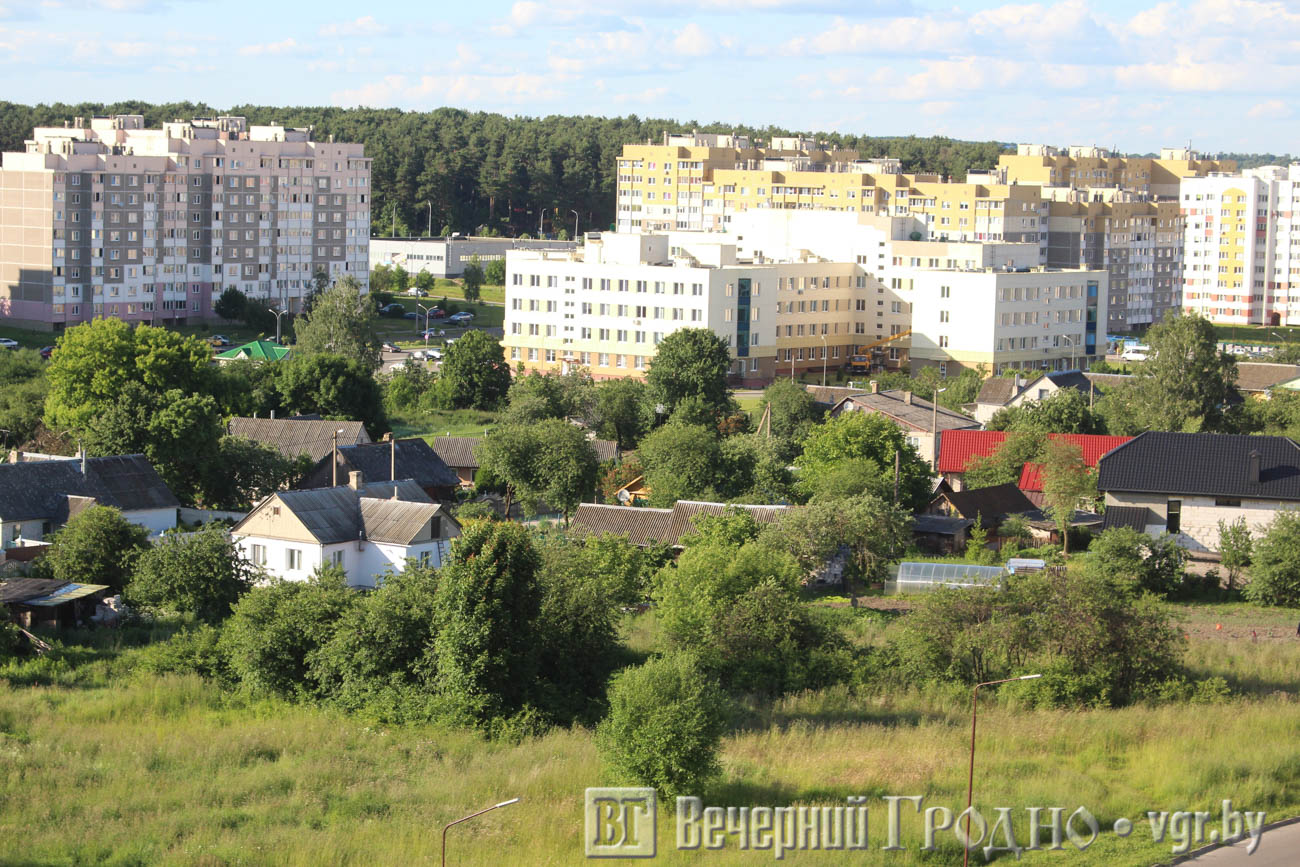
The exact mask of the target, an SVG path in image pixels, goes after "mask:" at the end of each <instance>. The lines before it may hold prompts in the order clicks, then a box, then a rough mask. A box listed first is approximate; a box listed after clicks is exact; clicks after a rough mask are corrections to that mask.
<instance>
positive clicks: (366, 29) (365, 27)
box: [319, 15, 388, 36]
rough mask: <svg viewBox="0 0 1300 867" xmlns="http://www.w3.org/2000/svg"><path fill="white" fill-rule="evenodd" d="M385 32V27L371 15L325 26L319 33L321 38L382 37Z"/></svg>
mask: <svg viewBox="0 0 1300 867" xmlns="http://www.w3.org/2000/svg"><path fill="white" fill-rule="evenodd" d="M387 32H388V27H387V25H384V24H380V23H379V22H378V21H376V20H375V16H373V15H363V16H361V17H360V18H357V19H354V20H352V21H337V22H335V23H333V24H326V25H325V26H324V27H322V28H321V29H320V31H319V33H320V35H321V36H382V35H383V34H385V33H387Z"/></svg>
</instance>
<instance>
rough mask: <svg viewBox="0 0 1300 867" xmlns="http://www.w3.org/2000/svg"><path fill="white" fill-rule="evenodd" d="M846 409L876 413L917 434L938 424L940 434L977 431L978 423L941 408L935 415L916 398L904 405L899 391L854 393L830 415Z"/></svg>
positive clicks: (903, 393) (927, 402) (904, 401)
mask: <svg viewBox="0 0 1300 867" xmlns="http://www.w3.org/2000/svg"><path fill="white" fill-rule="evenodd" d="M849 406H853V407H856V408H857V410H858V411H861V412H875V413H879V414H881V415H884V416H888V417H889V418H891V419H893V420H894V422H895V424H898V425H899V426H900V427H906V428H910V429H912V430H916V431H928V430H930V428H931V427H932V426H933V425H936V424H937V425H938V428H939V430H941V431H950V430H960V429H963V428H978V427H979V426H980V423H979V422H977V421H975V419H973V418H970V417H969V416H965V415H962V414H961V413H959V412H954V411H953V410H950V409H947V408H945V407H942V406H940V407H939V410H938V413H936V412H935V411H934V404H932V403H930V401H928V400H922V399H921V398H919V397H916V396H915V395H914V396H913V397H912V400H911V403H908V402H907V393H906V392H904V391H902V390H897V389H896V390H891V391H882V392H880V393H879V394H855V395H852V396H850V397H846V398H844V399H843V400H841V401H840V402H839V403H838V404H836V405H835V409H833V410H832V412H836V411H839V412H844V411H845V410H846V409H848V408H849Z"/></svg>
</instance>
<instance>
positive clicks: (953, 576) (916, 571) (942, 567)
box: [885, 563, 1007, 593]
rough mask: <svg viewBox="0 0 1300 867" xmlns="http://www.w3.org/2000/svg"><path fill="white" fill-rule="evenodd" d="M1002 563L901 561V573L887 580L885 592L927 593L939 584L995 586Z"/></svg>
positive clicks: (1002, 574)
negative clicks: (983, 564)
mask: <svg viewBox="0 0 1300 867" xmlns="http://www.w3.org/2000/svg"><path fill="white" fill-rule="evenodd" d="M1006 575H1007V570H1006V569H1005V568H1004V567H1002V566H976V565H975V564H973V563H899V564H898V573H897V574H896V575H892V576H890V580H888V581H886V582H885V592H886V593H924V592H926V591H929V590H934V589H935V588H936V587H994V588H999V587H1001V585H1002V579H1003V578H1005V577H1006Z"/></svg>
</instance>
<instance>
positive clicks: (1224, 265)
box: [1179, 164, 1300, 325]
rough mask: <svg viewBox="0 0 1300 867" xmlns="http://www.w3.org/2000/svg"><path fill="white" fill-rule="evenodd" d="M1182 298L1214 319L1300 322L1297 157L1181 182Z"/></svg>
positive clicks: (1187, 306) (1299, 166) (1299, 168)
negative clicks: (1288, 162)
mask: <svg viewBox="0 0 1300 867" xmlns="http://www.w3.org/2000/svg"><path fill="white" fill-rule="evenodd" d="M1179 205H1180V207H1181V209H1182V219H1183V225H1184V239H1185V251H1184V260H1183V273H1182V282H1183V286H1182V290H1183V291H1182V305H1183V309H1184V310H1186V311H1187V312H1188V313H1199V314H1200V315H1202V316H1204V317H1206V318H1207V319H1210V320H1211V321H1214V322H1220V323H1223V324H1231V325H1247V324H1253V325H1290V324H1294V323H1297V322H1300V164H1293V165H1290V166H1286V167H1282V166H1264V167H1263V168H1258V169H1251V170H1248V171H1245V172H1242V173H1241V174H1237V175H1211V176H1210V177H1207V178H1189V179H1187V180H1185V181H1183V185H1182V193H1181V199H1180V201H1179Z"/></svg>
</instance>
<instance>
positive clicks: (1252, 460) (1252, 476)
mask: <svg viewBox="0 0 1300 867" xmlns="http://www.w3.org/2000/svg"><path fill="white" fill-rule="evenodd" d="M1259 462H1260V454H1259V451H1258V450H1255V449H1252V450H1251V452H1250V454H1248V455H1246V481H1247V482H1249V483H1250V484H1252V485H1258V484H1259Z"/></svg>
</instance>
